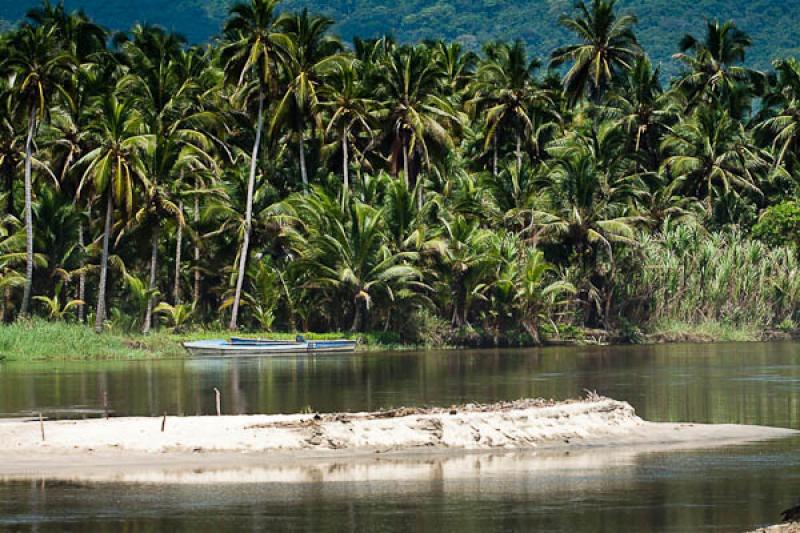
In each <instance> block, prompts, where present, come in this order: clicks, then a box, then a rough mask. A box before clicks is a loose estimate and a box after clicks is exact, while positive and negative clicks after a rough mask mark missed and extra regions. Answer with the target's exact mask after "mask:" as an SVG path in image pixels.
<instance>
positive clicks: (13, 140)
mask: <svg viewBox="0 0 800 533" xmlns="http://www.w3.org/2000/svg"><path fill="white" fill-rule="evenodd" d="M0 51H2V49H1V48H0ZM0 83H2V82H0ZM14 111H15V110H14V94H13V92H12V90H11V89H10V88H9V87H5V86H3V85H0V180H2V183H3V187H4V189H5V192H4V194H5V211H6V213H5V214H6V215H11V216H16V210H15V208H14V178H15V176H16V173H17V169H18V167H20V166H21V165H22V163H23V161H24V160H25V151H24V147H23V146H24V143H23V140H22V139H23V138H24V135H23V134H22V133H21V132H20V131H19V127H18V125H17V121H15V120H14Z"/></svg>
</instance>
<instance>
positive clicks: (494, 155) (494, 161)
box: [492, 135, 497, 178]
mask: <svg viewBox="0 0 800 533" xmlns="http://www.w3.org/2000/svg"><path fill="white" fill-rule="evenodd" d="M492 176H493V177H495V178H496V177H497V135H494V136H493V137H492Z"/></svg>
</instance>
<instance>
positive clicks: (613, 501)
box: [0, 342, 800, 533]
mask: <svg viewBox="0 0 800 533" xmlns="http://www.w3.org/2000/svg"><path fill="white" fill-rule="evenodd" d="M214 387H216V388H218V389H219V390H220V391H221V394H222V408H223V411H224V412H225V413H229V414H234V413H236V414H241V413H281V412H282V413H287V412H296V411H299V410H304V409H311V410H314V411H320V412H330V411H358V410H374V409H379V408H386V407H396V406H401V405H443V406H448V405H452V404H458V403H463V402H468V401H478V402H492V401H498V400H511V399H516V398H521V397H545V398H553V399H566V398H571V397H576V396H579V395H582V394H584V391H586V390H591V391H597V392H598V393H600V394H603V395H607V396H610V397H612V398H615V399H620V400H626V401H628V402H630V403H631V404H632V405H633V406H634V407H635V408H636V410H637V412H638V413H639V414H640V415H641V416H642V417H644V418H646V419H648V420H652V421H665V422H678V421H681V422H699V423H703V422H705V423H742V424H763V425H772V426H780V427H788V428H800V344H798V343H788V342H786V343H763V344H715V345H666V346H647V347H641V346H625V347H586V348H548V349H540V350H480V351H445V352H403V353H385V354H383V353H370V354H355V355H334V356H324V357H323V356H318V357H314V358H298V359H294V358H276V359H245V360H231V359H215V360H162V361H133V362H119V361H112V362H65V363H56V364H53V363H48V364H41V365H37V364H26V365H22V364H17V363H13V362H12V363H5V364H2V363H0V417H3V416H20V415H30V414H38V413H39V412H42V413H44V414H45V415H46V416H50V417H54V418H80V417H85V416H98V415H99V414H101V413H102V412H103V409H104V406H103V401H104V400H103V398H104V397H107V398H108V403H109V407H110V409H111V410H112V412H113V414H114V415H116V416H124V415H160V414H162V413H164V412H167V413H170V414H182V415H198V414H211V413H213V411H214V393H213V389H214ZM0 460H1V459H0ZM392 468H393V469H394V470H396V471H395V472H393V473H392V475H391V476H388V477H387V478H384V476H382V475H377V474H374V473H372V474H369V473H367V474H365V475H364V479H353V480H347V481H339V482H314V481H308V482H300V483H298V482H295V483H286V482H280V483H279V482H270V481H269V480H263V479H262V480H260V481H258V482H253V481H251V482H247V483H236V482H230V480H228V482H225V483H221V484H217V485H192V484H185V483H183V484H172V483H165V484H158V485H153V484H141V483H101V484H92V483H67V482H54V481H52V480H36V481H30V482H19V481H15V482H2V481H0V530H3V529H10V530H23V531H24V530H36V531H64V530H73V531H87V530H96V531H118V530H120V529H124V530H127V531H158V530H169V531H231V532H233V531H251V530H274V531H331V532H334V531H370V532H372V531H375V532H380V531H398V532H400V531H433V532H440V531H441V532H451V531H452V532H458V533H469V532H472V531H475V532H480V533H489V532H493V531H536V530H541V531H699V530H707V531H743V530H746V529H748V528H752V527H755V526H757V525H763V524H767V523H772V522H775V521H777V519H778V518H779V512H780V511H781V510H782V509H784V508H785V507H787V506H788V505H790V504H792V503H793V502H794V500H795V499H796V498H797V497H800V438H789V439H782V440H778V441H773V442H766V443H756V444H747V445H740V446H732V447H725V448H719V449H713V450H694V451H673V452H658V453H633V452H630V453H628V452H626V451H625V450H618V451H615V452H614V453H606V452H603V453H597V454H595V455H594V456H590V457H589V458H588V459H587V458H586V457H582V458H581V457H563V458H557V459H556V460H553V459H552V458H550V459H546V458H542V457H537V456H536V454H528V455H525V454H516V455H514V456H508V457H504V456H496V457H479V456H476V457H475V458H473V459H472V460H471V461H470V462H469V464H467V465H466V466H463V465H462V464H461V463H458V462H457V460H451V459H447V458H433V459H430V460H427V461H424V462H422V463H421V462H420V461H417V462H416V463H415V464H412V465H403V464H398V465H396V466H393V467H392ZM245 477H246V476H243V479H244V478H245Z"/></svg>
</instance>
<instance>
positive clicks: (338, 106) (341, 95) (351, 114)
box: [319, 59, 377, 189]
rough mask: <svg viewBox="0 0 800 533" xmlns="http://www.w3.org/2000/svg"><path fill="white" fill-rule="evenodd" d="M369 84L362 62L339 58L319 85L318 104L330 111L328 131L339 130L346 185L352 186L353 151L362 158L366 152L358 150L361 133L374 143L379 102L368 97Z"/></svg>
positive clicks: (326, 131) (346, 186)
mask: <svg viewBox="0 0 800 533" xmlns="http://www.w3.org/2000/svg"><path fill="white" fill-rule="evenodd" d="M367 91H368V87H367V85H366V83H365V80H364V79H363V77H361V69H360V62H359V61H358V60H356V59H352V60H350V61H346V62H338V63H336V64H335V65H333V66H332V68H331V69H330V71H329V72H327V73H326V74H325V83H324V85H323V86H322V87H320V90H319V94H320V103H319V106H320V107H321V108H322V109H324V110H327V111H328V119H327V122H328V125H327V127H326V128H325V134H326V135H329V134H330V133H331V132H332V131H336V132H337V135H338V139H337V141H338V143H339V144H340V145H341V153H342V180H343V184H344V188H345V189H349V188H350V153H351V149H352V150H354V151H356V152H355V155H356V157H357V158H358V159H359V160H362V161H363V159H364V154H363V153H359V152H357V150H358V148H359V147H358V143H357V142H356V141H357V140H358V136H359V134H362V133H363V134H364V135H365V136H366V137H367V138H368V139H369V141H368V145H369V144H371V139H370V137H372V135H373V130H372V128H373V127H374V126H375V122H376V120H375V119H376V117H375V108H376V105H377V102H376V101H375V100H373V99H371V98H369V97H368V92H367Z"/></svg>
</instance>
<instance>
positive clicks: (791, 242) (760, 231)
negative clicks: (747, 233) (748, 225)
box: [753, 200, 800, 248]
mask: <svg viewBox="0 0 800 533" xmlns="http://www.w3.org/2000/svg"><path fill="white" fill-rule="evenodd" d="M753 236H754V237H755V238H757V239H759V240H761V241H764V242H765V243H767V244H769V245H770V246H789V247H792V248H797V246H798V245H800V204H798V203H797V202H796V201H793V200H790V201H786V202H781V203H779V204H776V205H772V206H770V207H768V208H767V209H765V210H764V212H763V213H761V216H760V217H759V218H758V222H757V223H756V225H755V226H753Z"/></svg>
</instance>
